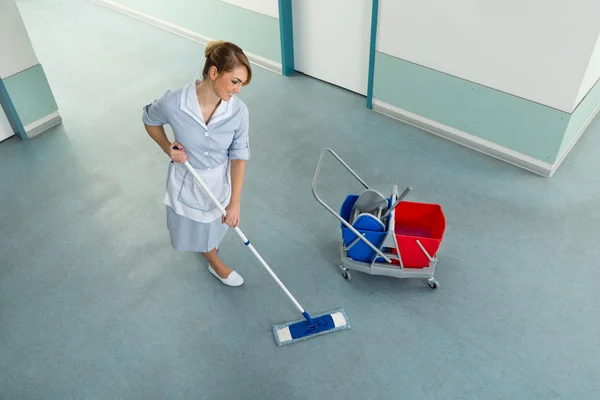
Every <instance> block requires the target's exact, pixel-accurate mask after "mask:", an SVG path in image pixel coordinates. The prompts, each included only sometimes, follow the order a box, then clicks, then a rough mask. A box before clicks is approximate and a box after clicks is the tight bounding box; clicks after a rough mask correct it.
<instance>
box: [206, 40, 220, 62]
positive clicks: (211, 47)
mask: <svg viewBox="0 0 600 400" xmlns="http://www.w3.org/2000/svg"><path fill="white" fill-rule="evenodd" d="M223 43H225V42H224V41H223V40H212V41H210V42H208V43H207V44H206V49H204V56H205V57H206V58H209V57H210V55H211V54H212V53H213V51H215V50H216V48H217V47H219V46H220V45H221V44H223Z"/></svg>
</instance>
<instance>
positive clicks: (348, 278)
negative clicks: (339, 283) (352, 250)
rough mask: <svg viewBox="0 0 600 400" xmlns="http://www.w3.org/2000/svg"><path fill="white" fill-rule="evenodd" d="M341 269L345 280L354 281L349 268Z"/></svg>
mask: <svg viewBox="0 0 600 400" xmlns="http://www.w3.org/2000/svg"><path fill="white" fill-rule="evenodd" d="M340 268H341V269H342V276H343V277H344V279H345V280H347V281H349V280H350V279H352V275H350V271H348V268H345V267H343V266H340Z"/></svg>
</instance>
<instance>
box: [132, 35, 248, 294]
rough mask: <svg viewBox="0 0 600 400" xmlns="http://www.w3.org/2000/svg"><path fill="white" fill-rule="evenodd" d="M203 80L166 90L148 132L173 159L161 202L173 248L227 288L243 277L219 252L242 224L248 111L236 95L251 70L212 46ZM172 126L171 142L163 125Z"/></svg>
mask: <svg viewBox="0 0 600 400" xmlns="http://www.w3.org/2000/svg"><path fill="white" fill-rule="evenodd" d="M205 56H206V62H205V64H204V68H203V70H202V81H198V80H195V81H194V82H192V83H190V84H189V85H187V86H185V87H184V88H181V89H178V90H174V91H171V90H169V91H167V92H166V93H165V94H164V95H163V96H162V97H160V98H158V99H156V100H155V101H153V102H152V103H151V104H148V105H146V106H145V107H144V110H143V115H142V120H143V122H144V126H145V128H146V131H147V132H148V134H149V135H150V137H152V139H154V141H155V142H156V143H157V144H158V145H159V146H160V148H161V149H163V151H164V152H165V153H166V154H167V155H168V156H169V157H170V158H171V160H172V161H171V164H170V165H169V172H168V179H167V188H166V193H165V197H164V203H165V204H166V209H167V226H168V229H169V232H170V236H171V245H172V246H173V248H175V249H176V250H180V251H194V252H200V253H202V255H203V256H204V257H205V258H206V259H207V260H208V269H209V271H210V272H211V273H212V274H213V275H214V276H215V277H217V278H218V279H219V280H220V281H221V282H223V283H224V284H225V285H228V286H240V285H242V284H243V283H244V280H243V279H242V277H241V276H240V275H239V274H238V273H237V272H235V271H232V270H231V269H230V268H229V267H227V265H225V264H224V263H223V262H222V261H221V260H220V259H219V257H218V255H217V251H216V250H217V248H218V245H219V243H220V242H221V240H223V237H224V236H225V233H226V232H227V229H228V227H229V226H231V227H236V226H238V224H239V222H240V200H241V192H242V184H243V180H244V171H245V167H246V161H247V160H248V159H249V158H250V147H249V140H248V108H247V107H246V105H245V104H244V103H243V102H242V101H241V100H240V99H238V98H237V97H234V95H235V94H236V93H240V90H241V87H242V86H246V85H248V84H249V83H250V80H251V78H252V69H251V68H250V63H249V62H248V59H247V58H246V55H245V54H244V52H243V51H242V50H241V49H240V48H239V47H238V46H236V45H235V44H233V43H229V42H223V41H215V42H210V43H208V45H207V46H206V50H205ZM165 124H169V125H170V126H171V128H172V129H173V133H174V136H175V141H174V142H173V143H171V142H169V140H168V139H167V136H166V134H165V131H164V129H163V126H164V125H165ZM185 161H189V162H190V164H191V165H192V166H193V167H194V169H196V171H197V172H198V174H199V175H200V177H201V178H202V180H203V182H204V183H205V184H206V185H207V186H208V188H209V189H210V190H211V192H212V193H213V194H214V195H215V197H216V198H217V199H218V200H219V201H220V202H221V205H222V206H223V207H224V208H225V210H226V215H227V216H226V217H223V215H222V214H221V212H220V211H219V209H218V208H217V207H216V205H215V204H214V203H213V201H212V200H211V199H210V197H208V195H206V194H205V193H204V191H203V189H202V187H201V186H200V185H199V184H197V183H196V182H195V180H194V178H193V176H192V175H191V174H189V171H188V170H187V169H186V167H185V166H184V165H183V164H182V163H184V162H185Z"/></svg>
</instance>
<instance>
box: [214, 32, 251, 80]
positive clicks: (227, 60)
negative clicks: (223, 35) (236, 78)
mask: <svg viewBox="0 0 600 400" xmlns="http://www.w3.org/2000/svg"><path fill="white" fill-rule="evenodd" d="M204 56H205V57H206V61H205V62H204V68H203V69H202V78H203V79H206V78H207V77H208V71H209V70H210V68H211V67H213V66H214V67H216V68H217V71H218V72H219V74H220V73H222V72H230V71H233V70H234V69H235V68H237V67H241V66H243V67H246V70H247V71H248V79H246V81H245V82H244V83H243V85H242V86H246V85H248V84H250V81H251V80H252V68H251V67H250V62H249V61H248V58H247V57H246V55H245V54H244V51H243V50H242V49H241V48H239V47H238V46H237V45H235V44H233V43H231V42H225V41H223V40H214V41H211V42H208V43H207V45H206V49H205V50H204Z"/></svg>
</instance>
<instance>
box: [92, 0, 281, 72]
mask: <svg viewBox="0 0 600 400" xmlns="http://www.w3.org/2000/svg"><path fill="white" fill-rule="evenodd" d="M90 1H91V2H92V3H96V4H99V5H101V6H103V7H106V8H109V9H111V10H113V11H117V12H119V13H121V14H125V15H127V16H130V17H133V18H135V19H138V20H140V21H143V22H146V23H148V24H150V25H154V26H156V27H158V28H161V29H164V30H165V31H168V32H171V33H174V34H176V35H179V36H182V37H184V38H186V39H190V40H193V41H194V42H198V43H202V44H204V45H205V44H207V43H208V42H210V41H211V40H214V39H212V38H209V37H208V36H204V35H201V34H199V33H197V32H194V31H191V30H189V29H186V28H183V27H181V26H179V25H175V24H172V23H170V22H167V21H164V20H162V19H159V18H156V17H153V16H151V15H148V14H145V13H143V12H140V11H136V10H134V9H132V8H129V7H126V6H124V5H121V4H118V3H115V2H114V1H110V0H90ZM244 53H245V54H246V57H248V60H249V61H250V63H252V64H254V65H257V66H259V67H262V68H265V69H268V70H269V71H272V72H275V73H278V74H280V75H281V74H282V65H281V63H278V62H275V61H273V60H269V59H268V58H265V57H261V56H258V55H256V54H253V53H249V52H247V51H245V50H244Z"/></svg>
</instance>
